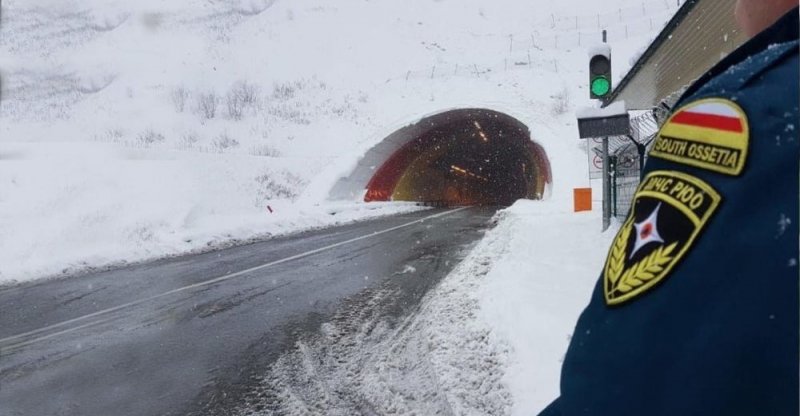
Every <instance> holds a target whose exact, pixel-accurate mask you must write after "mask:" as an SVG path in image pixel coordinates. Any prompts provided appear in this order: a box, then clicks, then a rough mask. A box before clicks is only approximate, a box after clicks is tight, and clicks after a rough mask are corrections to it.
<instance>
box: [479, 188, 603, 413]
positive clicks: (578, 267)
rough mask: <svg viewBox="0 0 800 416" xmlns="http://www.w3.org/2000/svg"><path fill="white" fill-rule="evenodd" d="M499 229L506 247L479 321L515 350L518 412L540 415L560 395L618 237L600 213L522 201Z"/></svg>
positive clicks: (511, 372)
mask: <svg viewBox="0 0 800 416" xmlns="http://www.w3.org/2000/svg"><path fill="white" fill-rule="evenodd" d="M499 217H500V222H499V224H498V226H497V228H495V229H494V230H493V231H492V235H494V236H495V237H494V238H496V239H498V240H500V241H502V242H503V244H505V249H504V250H503V251H502V252H499V253H497V256H496V257H494V258H493V261H492V265H491V269H490V270H489V272H488V273H487V274H486V276H485V277H484V278H483V281H482V287H481V289H480V295H479V297H480V303H479V304H480V313H479V314H478V318H477V320H478V322H482V323H485V324H486V325H488V326H490V327H491V328H492V329H493V335H494V336H495V337H497V338H499V339H500V340H502V341H501V342H500V345H502V346H504V348H507V349H508V351H509V355H508V357H507V358H506V360H507V361H508V365H507V367H506V369H505V377H504V381H505V382H506V383H507V385H508V386H509V389H510V391H511V393H512V396H513V397H514V408H513V411H512V412H511V414H513V415H532V414H537V412H539V411H541V410H542V409H543V408H544V407H545V406H547V405H548V404H549V403H550V402H551V401H553V400H554V399H555V398H556V397H558V394H559V389H558V386H559V380H560V371H561V362H562V360H563V357H564V353H565V352H566V349H567V345H568V343H569V339H570V336H571V334H572V331H573V329H574V327H575V322H576V321H577V319H578V315H579V314H580V312H581V311H582V310H583V308H584V307H585V306H586V305H587V304H588V302H589V297H590V294H591V291H592V289H593V288H594V285H595V283H596V282H597V277H598V276H599V273H600V270H601V268H602V264H603V261H604V260H605V256H606V248H607V247H608V246H609V244H610V243H611V240H612V239H613V237H614V235H615V231H616V230H615V229H616V226H615V227H611V228H610V229H609V230H608V231H606V232H605V233H601V232H600V223H601V221H600V215H598V213H596V212H595V213H577V214H576V213H564V212H561V213H559V212H558V211H557V210H555V209H553V207H551V206H548V204H546V203H544V204H535V203H532V202H530V201H519V202H517V203H516V204H515V205H514V206H512V207H511V208H509V209H507V210H505V211H502V212H501V213H500V214H499Z"/></svg>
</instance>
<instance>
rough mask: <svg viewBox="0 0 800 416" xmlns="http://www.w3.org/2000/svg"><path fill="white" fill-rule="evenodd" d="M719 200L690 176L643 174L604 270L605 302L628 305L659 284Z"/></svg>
mask: <svg viewBox="0 0 800 416" xmlns="http://www.w3.org/2000/svg"><path fill="white" fill-rule="evenodd" d="M720 201H721V197H720V194H719V193H718V192H717V191H716V190H715V189H714V188H712V187H711V186H710V185H709V184H707V183H706V182H704V181H702V180H700V179H698V178H696V177H694V176H690V175H687V174H684V173H680V172H674V171H655V172H651V173H650V174H648V175H647V176H646V177H645V178H644V180H642V183H641V184H640V185H639V188H638V189H637V191H636V195H635V196H634V199H633V206H632V208H631V213H630V215H629V216H628V219H627V220H626V221H625V223H624V224H623V225H622V227H621V228H620V230H619V233H617V236H616V238H615V239H614V243H613V244H612V246H611V250H610V252H609V254H608V258H607V260H606V264H605V267H604V269H603V287H604V291H605V300H606V304H608V305H618V304H621V303H623V302H626V301H629V300H631V299H633V298H635V297H637V296H639V295H641V294H642V293H645V292H646V291H648V290H650V289H651V288H653V287H655V286H656V285H657V284H658V283H659V282H661V281H662V280H664V279H665V278H666V277H667V276H668V275H669V273H670V271H672V269H673V268H674V267H675V265H676V264H678V262H679V261H680V260H681V258H683V257H684V256H685V255H686V253H687V252H688V251H689V248H690V247H691V246H692V243H694V241H695V239H696V238H697V236H698V235H699V233H700V231H701V230H702V229H703V227H704V226H705V224H706V222H708V219H709V218H711V216H712V214H713V213H714V211H716V209H717V207H718V206H719V204H720Z"/></svg>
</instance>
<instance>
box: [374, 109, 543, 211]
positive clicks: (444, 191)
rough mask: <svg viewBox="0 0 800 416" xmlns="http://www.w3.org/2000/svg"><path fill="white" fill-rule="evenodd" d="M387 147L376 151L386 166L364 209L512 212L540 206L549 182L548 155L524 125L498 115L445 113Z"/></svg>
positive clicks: (395, 138)
mask: <svg viewBox="0 0 800 416" xmlns="http://www.w3.org/2000/svg"><path fill="white" fill-rule="evenodd" d="M387 141H388V142H389V145H388V146H386V145H384V147H385V148H384V149H379V150H378V151H377V152H376V153H378V155H379V156H380V155H382V156H383V157H382V158H381V157H379V159H383V160H382V161H379V162H380V163H379V164H378V167H377V169H376V170H374V171H373V172H374V174H373V175H372V176H371V178H370V179H369V182H368V183H367V185H366V188H367V192H366V195H365V197H364V200H365V201H367V202H369V201H390V200H392V201H418V202H426V203H432V204H441V205H448V206H449V205H511V204H512V203H514V201H516V200H518V199H523V198H525V199H541V198H542V197H543V196H544V194H545V189H546V187H547V185H548V184H549V183H550V182H551V173H550V163H549V161H548V159H547V155H546V154H545V152H544V149H543V148H542V147H541V146H540V145H538V144H537V143H535V142H533V141H532V140H531V137H530V131H529V130H528V128H527V126H525V125H524V124H523V123H522V122H520V121H519V120H517V119H515V118H513V117H511V116H508V115H506V114H503V113H499V112H496V111H492V110H486V109H460V110H451V111H447V112H445V113H441V114H437V115H434V116H431V117H427V118H425V119H423V120H421V121H420V122H418V123H416V124H414V125H411V126H407V127H405V128H403V129H401V130H399V131H398V132H396V133H394V134H393V135H391V136H389V137H388V138H387ZM392 145H393V146H392ZM386 147H388V148H386ZM392 147H393V148H392ZM381 150H382V151H381Z"/></svg>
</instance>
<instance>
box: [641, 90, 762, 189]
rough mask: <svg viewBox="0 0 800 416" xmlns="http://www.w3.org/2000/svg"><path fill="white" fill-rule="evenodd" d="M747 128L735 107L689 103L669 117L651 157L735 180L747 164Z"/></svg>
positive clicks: (723, 103)
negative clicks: (721, 174) (720, 174)
mask: <svg viewBox="0 0 800 416" xmlns="http://www.w3.org/2000/svg"><path fill="white" fill-rule="evenodd" d="M749 142H750V128H749V125H748V122H747V116H746V115H745V113H744V111H743V110H742V108H741V107H739V105H738V104H736V103H734V102H733V101H730V100H725V99H721V98H711V99H703V100H698V101H694V102H692V103H689V104H687V105H685V106H683V107H681V108H680V109H678V111H676V112H675V113H673V114H672V116H671V117H670V118H669V120H667V122H666V123H665V124H664V126H663V127H662V128H661V130H660V131H659V132H658V137H657V138H656V141H655V143H654V144H653V149H652V150H651V151H650V156H655V157H657V158H661V159H667V160H671V161H673V162H678V163H683V164H687V165H690V166H695V167H698V168H702V169H708V170H711V171H715V172H719V173H724V174H727V175H732V176H738V175H740V174H741V173H742V170H743V169H744V166H745V162H746V161H747V151H748V147H749Z"/></svg>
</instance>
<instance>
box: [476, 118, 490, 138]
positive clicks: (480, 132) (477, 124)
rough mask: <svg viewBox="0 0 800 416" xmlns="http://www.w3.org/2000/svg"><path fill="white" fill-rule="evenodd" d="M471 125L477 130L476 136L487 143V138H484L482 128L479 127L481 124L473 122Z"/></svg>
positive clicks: (484, 134)
mask: <svg viewBox="0 0 800 416" xmlns="http://www.w3.org/2000/svg"><path fill="white" fill-rule="evenodd" d="M472 124H473V125H474V126H475V128H476V129H478V135H479V136H481V139H483V141H484V142H488V141H489V137H487V136H486V133H484V132H483V128H482V127H481V123H478V120H473V121H472Z"/></svg>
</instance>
